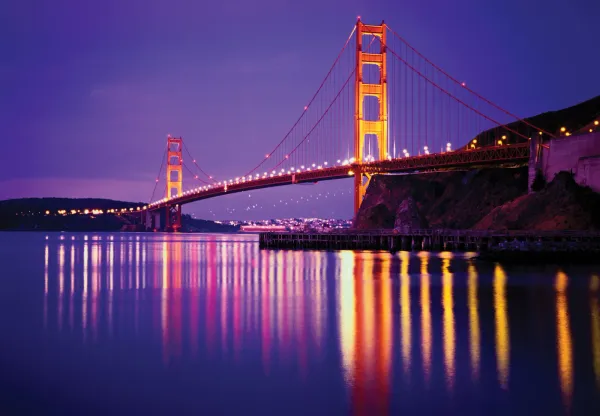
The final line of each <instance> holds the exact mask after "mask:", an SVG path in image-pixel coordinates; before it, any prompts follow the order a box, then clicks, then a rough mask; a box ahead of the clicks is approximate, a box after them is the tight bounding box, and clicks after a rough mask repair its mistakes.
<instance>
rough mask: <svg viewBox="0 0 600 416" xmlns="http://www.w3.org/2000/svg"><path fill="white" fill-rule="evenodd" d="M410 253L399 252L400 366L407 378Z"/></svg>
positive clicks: (409, 348)
mask: <svg viewBox="0 0 600 416" xmlns="http://www.w3.org/2000/svg"><path fill="white" fill-rule="evenodd" d="M409 261H410V254H409V253H408V252H407V251H401V252H400V330H401V335H400V339H401V345H402V367H403V369H404V376H405V377H406V378H408V376H409V374H410V360H411V345H412V340H411V322H410V320H411V317H410V276H409V274H408V265H409Z"/></svg>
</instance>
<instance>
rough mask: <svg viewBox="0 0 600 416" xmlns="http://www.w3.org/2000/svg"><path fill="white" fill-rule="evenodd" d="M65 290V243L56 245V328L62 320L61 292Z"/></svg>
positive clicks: (59, 327)
mask: <svg viewBox="0 0 600 416" xmlns="http://www.w3.org/2000/svg"><path fill="white" fill-rule="evenodd" d="M64 291H65V245H64V244H63V243H60V245H59V246H58V329H59V331H60V330H61V329H62V322H63V293H64Z"/></svg>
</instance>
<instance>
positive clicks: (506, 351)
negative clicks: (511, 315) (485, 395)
mask: <svg viewBox="0 0 600 416" xmlns="http://www.w3.org/2000/svg"><path fill="white" fill-rule="evenodd" d="M494 310H495V319H496V366H497V368H498V383H500V387H502V388H503V389H505V390H506V389H508V379H509V369H510V330H509V326H508V314H507V310H506V273H504V269H503V268H502V266H500V265H499V264H497V265H496V267H495V268H494Z"/></svg>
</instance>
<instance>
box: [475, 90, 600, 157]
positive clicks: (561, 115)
mask: <svg viewBox="0 0 600 416" xmlns="http://www.w3.org/2000/svg"><path fill="white" fill-rule="evenodd" d="M598 119H600V95H599V96H597V97H594V98H591V99H589V100H587V101H584V102H581V103H579V104H576V105H573V106H571V107H567V108H563V109H561V110H557V111H548V112H545V113H541V114H538V115H536V116H533V117H527V118H526V119H525V121H527V122H528V123H530V124H532V125H534V126H536V127H538V128H540V129H542V130H544V131H546V132H549V133H552V134H554V135H556V136H560V135H561V131H560V129H561V127H565V128H566V129H567V131H568V132H570V133H571V134H576V133H587V132H588V130H589V128H591V129H592V130H596V131H597V130H598V129H600V127H598V126H596V125H594V124H593V122H594V121H595V120H598ZM510 130H513V131H517V132H519V133H520V134H522V135H523V136H525V137H532V136H533V135H536V134H538V130H535V129H532V128H531V127H530V126H528V125H527V124H526V123H524V122H522V121H515V122H513V123H509V124H507V125H506V126H505V127H497V128H493V129H489V130H486V131H484V132H482V133H480V134H478V135H477V136H476V137H474V138H475V139H477V145H478V146H489V145H493V144H495V143H497V141H498V140H499V139H500V138H501V137H502V136H503V135H506V136H507V137H508V142H509V143H520V142H524V141H525V139H524V138H522V137H520V136H517V135H516V134H514V133H513V132H511V131H510ZM544 138H546V137H544ZM469 143H470V142H469Z"/></svg>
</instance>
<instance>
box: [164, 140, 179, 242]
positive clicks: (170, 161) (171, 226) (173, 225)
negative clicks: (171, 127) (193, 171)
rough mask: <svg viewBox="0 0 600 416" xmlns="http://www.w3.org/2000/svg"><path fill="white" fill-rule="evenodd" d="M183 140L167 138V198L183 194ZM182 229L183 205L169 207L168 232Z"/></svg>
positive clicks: (166, 225) (166, 228)
mask: <svg viewBox="0 0 600 416" xmlns="http://www.w3.org/2000/svg"><path fill="white" fill-rule="evenodd" d="M182 150H183V139H182V138H181V137H178V138H176V137H171V135H168V136H167V189H166V197H167V198H171V197H174V196H178V195H181V194H182V193H183V175H182V173H183V172H182V167H183V159H182V157H181V153H182ZM180 229H181V205H179V204H176V205H168V206H167V218H166V224H165V230H166V231H174V232H177V231H179V230H180Z"/></svg>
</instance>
